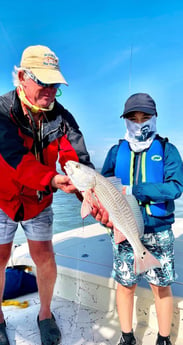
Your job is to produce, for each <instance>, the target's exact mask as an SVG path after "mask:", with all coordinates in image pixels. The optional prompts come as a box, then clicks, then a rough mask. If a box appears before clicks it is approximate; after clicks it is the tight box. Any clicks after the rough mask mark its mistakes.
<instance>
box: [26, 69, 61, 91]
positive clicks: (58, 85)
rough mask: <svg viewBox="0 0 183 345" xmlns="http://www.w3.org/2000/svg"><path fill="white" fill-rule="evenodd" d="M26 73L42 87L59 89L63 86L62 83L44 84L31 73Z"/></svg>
mask: <svg viewBox="0 0 183 345" xmlns="http://www.w3.org/2000/svg"><path fill="white" fill-rule="evenodd" d="M25 72H26V74H27V75H28V76H29V78H30V79H32V80H33V81H35V83H36V84H38V85H40V86H42V87H54V89H58V88H59V87H60V85H61V83H51V84H46V83H43V82H42V81H41V80H39V79H37V78H36V76H35V75H34V74H33V73H31V72H30V71H25Z"/></svg>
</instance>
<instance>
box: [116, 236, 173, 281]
mask: <svg viewBox="0 0 183 345" xmlns="http://www.w3.org/2000/svg"><path fill="white" fill-rule="evenodd" d="M111 240H112V245H113V271H112V276H113V278H114V279H115V280H116V281H117V282H118V283H120V284H121V285H124V286H132V285H134V284H136V283H138V282H139V281H140V279H141V278H142V277H144V278H145V279H146V280H147V281H148V283H151V284H154V285H157V286H168V285H170V284H171V283H173V282H174V281H175V268H174V241H175V239H174V235H173V232H172V230H165V231H161V232H156V233H149V234H144V236H143V237H142V238H141V241H142V243H143V244H144V245H145V247H146V248H147V249H148V250H149V251H150V252H151V253H152V254H153V255H154V256H155V257H156V258H157V259H158V260H159V261H160V263H161V265H162V267H161V268H154V269H150V270H148V271H147V272H145V273H143V274H138V275H137V274H135V273H134V269H133V265H134V253H133V248H132V247H131V245H130V244H129V242H128V241H127V240H125V241H123V242H122V243H120V244H115V242H114V236H113V234H112V233H111Z"/></svg>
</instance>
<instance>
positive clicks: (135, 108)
mask: <svg viewBox="0 0 183 345" xmlns="http://www.w3.org/2000/svg"><path fill="white" fill-rule="evenodd" d="M133 111H141V112H142V113H146V114H150V115H156V116H157V113H156V111H155V112H154V109H151V108H144V107H134V108H131V109H128V111H126V112H124V113H123V114H122V115H121V116H120V117H127V115H128V114H129V113H131V112H133Z"/></svg>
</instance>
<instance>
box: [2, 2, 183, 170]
mask: <svg viewBox="0 0 183 345" xmlns="http://www.w3.org/2000/svg"><path fill="white" fill-rule="evenodd" d="M35 44H42V45H47V46H49V48H51V49H52V50H53V51H55V53H56V55H57V56H58V57H59V60H60V66H61V70H62V73H63V75H64V77H65V78H66V80H67V82H68V84H69V86H68V87H67V86H63V87H62V92H63V94H62V96H61V97H60V98H58V101H59V102H60V103H62V104H63V106H64V107H65V108H67V109H68V110H69V111H70V112H71V113H72V114H73V115H74V117H75V118H76V120H77V122H78V124H79V126H80V129H81V130H82V132H83V134H84V137H85V141H86V145H87V148H88V150H89V152H90V154H91V159H92V161H93V162H94V163H95V165H96V167H101V166H102V164H103V162H104V158H105V156H106V153H107V151H108V149H109V148H110V147H111V146H112V145H113V144H115V143H117V142H118V139H119V138H122V137H123V136H124V133H125V127H124V121H123V120H122V119H120V114H121V113H122V111H123V107H124V102H125V101H126V99H127V98H128V97H129V96H130V95H131V94H133V93H136V92H146V93H149V94H150V95H151V96H152V97H153V98H154V99H155V101H156V104H157V110H158V114H159V115H158V119H157V127H158V132H159V134H161V135H162V136H167V137H168V138H169V140H170V141H171V142H173V143H175V144H176V146H177V147H178V149H179V151H180V153H181V155H183V107H182V105H183V1H182V0H179V1H170V0H166V1H164V0H154V1H149V2H147V1H141V0H136V1H135V0H128V1H126V0H124V1H123V0H111V1H108V0H101V1H100V0H92V1H90V0H64V1H62V0H59V1H58V0H54V1H48V0H44V1H42V0H37V1H34V0H32V1H25V0H24V1H22V0H19V1H14V0H13V1H12V0H9V1H3V2H2V3H1V9H0V47H1V54H0V81H1V82H0V94H3V93H5V92H7V91H9V90H11V89H13V83H12V71H13V68H14V65H16V66H19V63H20V58H21V54H22V51H23V50H24V49H25V48H26V47H27V46H29V45H35Z"/></svg>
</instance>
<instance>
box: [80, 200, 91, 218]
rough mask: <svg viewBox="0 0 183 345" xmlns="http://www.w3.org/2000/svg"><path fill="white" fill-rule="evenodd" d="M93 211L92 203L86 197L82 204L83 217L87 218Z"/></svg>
mask: <svg viewBox="0 0 183 345" xmlns="http://www.w3.org/2000/svg"><path fill="white" fill-rule="evenodd" d="M91 211H92V207H91V205H90V203H89V202H88V201H87V200H86V199H84V200H83V202H82V205H81V217H82V218H86V217H87V216H88V215H89V214H90V213H91Z"/></svg>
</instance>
